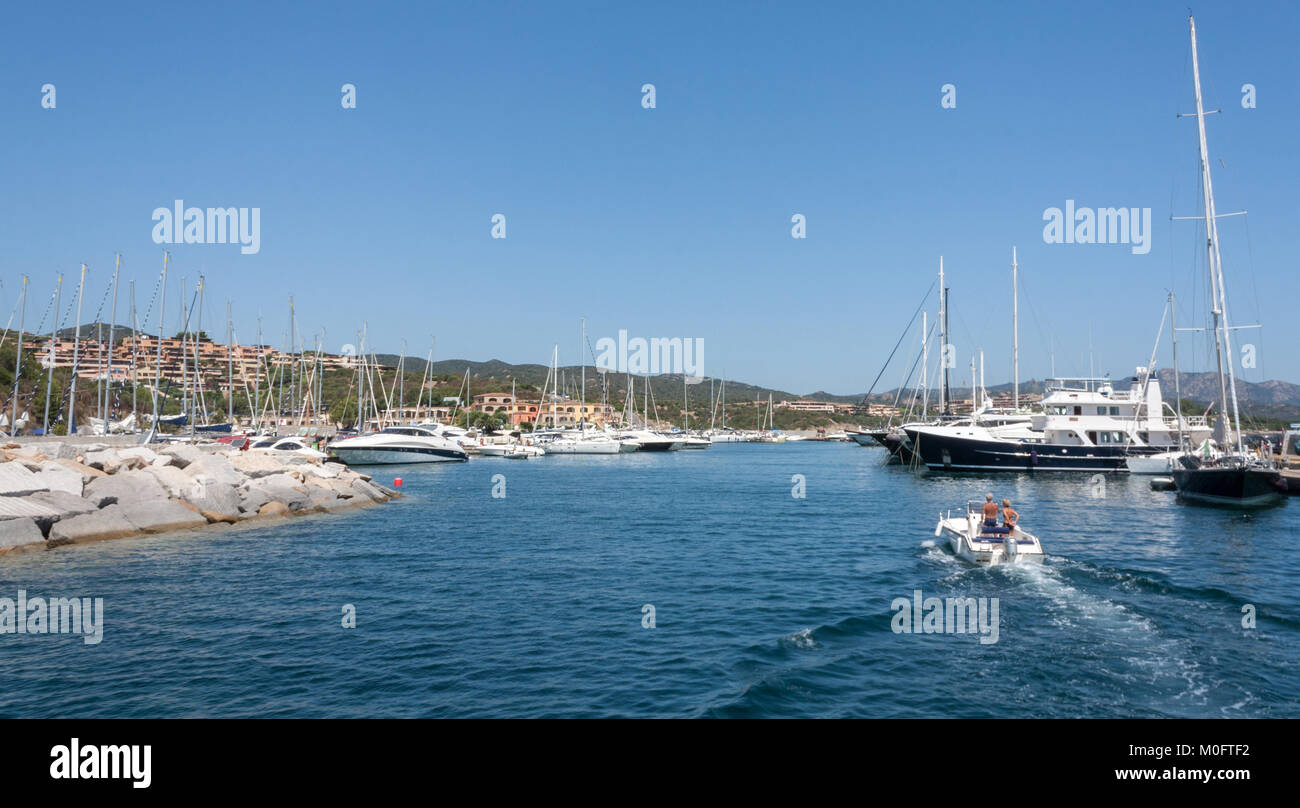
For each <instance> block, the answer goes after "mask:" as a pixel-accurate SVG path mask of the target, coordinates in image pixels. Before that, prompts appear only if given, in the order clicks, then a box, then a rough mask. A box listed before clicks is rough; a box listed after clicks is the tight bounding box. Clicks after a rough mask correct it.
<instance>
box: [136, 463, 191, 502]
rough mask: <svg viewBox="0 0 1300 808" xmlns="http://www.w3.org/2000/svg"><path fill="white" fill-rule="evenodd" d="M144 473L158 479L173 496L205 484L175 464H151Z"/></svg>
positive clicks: (186, 492) (169, 494) (168, 493)
mask: <svg viewBox="0 0 1300 808" xmlns="http://www.w3.org/2000/svg"><path fill="white" fill-rule="evenodd" d="M170 459H171V458H168V460H170ZM144 473H145V474H149V475H151V476H152V477H153V478H154V479H155V480H157V481H158V482H159V484H160V485H162V487H163V489H164V490H166V491H167V495H168V496H170V497H173V498H175V497H179V496H182V495H183V494H188V493H190V492H191V491H194V490H196V489H197V488H199V487H201V486H202V485H203V483H201V482H199V481H198V480H195V479H194V478H193V477H191V476H190V475H188V474H186V473H185V472H183V471H181V470H180V469H178V468H176V467H175V466H149V467H148V468H146V469H144Z"/></svg>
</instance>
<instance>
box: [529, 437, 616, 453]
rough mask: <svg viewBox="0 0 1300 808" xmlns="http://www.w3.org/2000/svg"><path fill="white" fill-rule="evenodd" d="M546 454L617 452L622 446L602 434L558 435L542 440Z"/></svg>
mask: <svg viewBox="0 0 1300 808" xmlns="http://www.w3.org/2000/svg"><path fill="white" fill-rule="evenodd" d="M542 445H543V447H545V449H546V453H547V454H601V455H610V454H619V453H621V452H622V451H623V447H622V445H621V444H620V442H619V441H617V440H614V439H613V438H609V437H606V436H604V435H587V436H583V437H571V438H570V437H559V438H553V439H551V440H549V441H546V442H544V443H543V444H542Z"/></svg>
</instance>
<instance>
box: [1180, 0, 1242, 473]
mask: <svg viewBox="0 0 1300 808" xmlns="http://www.w3.org/2000/svg"><path fill="white" fill-rule="evenodd" d="M1187 20H1188V24H1189V26H1190V29H1191V37H1192V81H1193V83H1194V85H1195V88H1196V129H1197V134H1198V135H1199V143H1200V157H1201V193H1202V196H1203V198H1204V205H1205V248H1206V253H1207V256H1208V260H1209V271H1210V292H1211V295H1212V296H1213V302H1212V309H1211V311H1212V313H1213V315H1214V353H1215V358H1216V360H1217V362H1218V366H1219V394H1220V396H1221V398H1220V399H1219V400H1220V401H1224V402H1227V401H1229V400H1230V401H1231V403H1232V411H1231V412H1232V420H1231V422H1230V423H1229V426H1230V427H1232V429H1233V431H1234V432H1235V433H1236V443H1237V451H1238V452H1239V453H1244V447H1243V446H1242V443H1241V419H1240V416H1239V413H1238V410H1237V381H1236V377H1235V374H1234V372H1233V367H1232V361H1231V356H1232V337H1231V335H1230V333H1229V329H1230V326H1229V324H1228V302H1227V290H1226V289H1225V288H1224V285H1223V263H1222V257H1221V255H1220V253H1219V226H1218V217H1217V216H1216V214H1215V209H1214V183H1213V182H1212V181H1211V179H1210V159H1209V146H1208V145H1207V143H1206V139H1205V108H1204V106H1203V104H1202V99H1201V65H1200V61H1199V58H1198V56H1197V52H1196V19H1195V18H1193V17H1190V16H1189V17H1188V18H1187ZM1225 353H1226V354H1227V355H1228V357H1229V361H1228V362H1227V363H1226V364H1225V362H1224V354H1225ZM1225 368H1226V371H1227V373H1226V376H1225V373H1224V371H1225ZM1229 437H1230V436H1229Z"/></svg>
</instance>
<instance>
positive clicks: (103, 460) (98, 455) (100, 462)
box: [82, 449, 122, 474]
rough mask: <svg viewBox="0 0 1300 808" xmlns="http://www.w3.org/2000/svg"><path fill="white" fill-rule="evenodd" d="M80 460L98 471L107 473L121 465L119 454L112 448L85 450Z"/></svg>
mask: <svg viewBox="0 0 1300 808" xmlns="http://www.w3.org/2000/svg"><path fill="white" fill-rule="evenodd" d="M82 462H83V463H85V464H86V465H87V466H90V467H91V468H92V469H99V470H100V471H104V472H108V473H109V474H112V473H113V472H115V471H117V470H118V469H120V468H121V467H122V458H121V456H120V455H118V453H117V452H116V451H114V450H112V449H101V450H99V451H97V452H86V454H85V457H84V459H83V460H82Z"/></svg>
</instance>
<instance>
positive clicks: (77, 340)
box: [68, 264, 88, 435]
mask: <svg viewBox="0 0 1300 808" xmlns="http://www.w3.org/2000/svg"><path fill="white" fill-rule="evenodd" d="M87 269H88V267H87V266H86V265H85V264H82V265H81V281H80V282H79V283H78V284H77V323H76V330H75V331H74V332H73V337H72V392H71V393H70V394H69V395H68V434H69V435H75V434H77V360H78V358H79V357H80V355H81V302H82V298H83V297H84V295H85V291H86V270H87Z"/></svg>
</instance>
